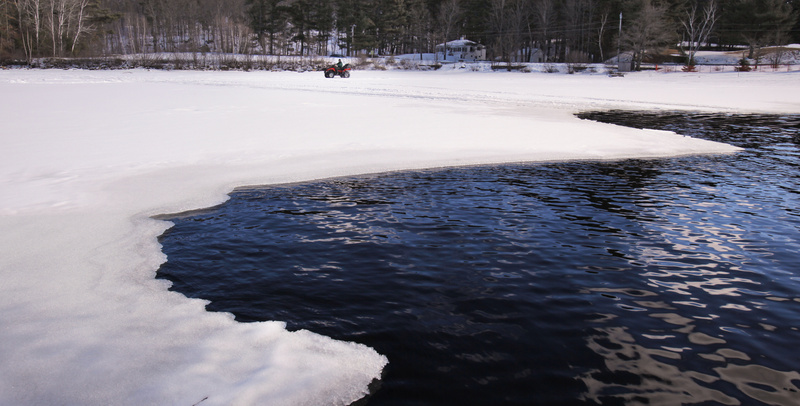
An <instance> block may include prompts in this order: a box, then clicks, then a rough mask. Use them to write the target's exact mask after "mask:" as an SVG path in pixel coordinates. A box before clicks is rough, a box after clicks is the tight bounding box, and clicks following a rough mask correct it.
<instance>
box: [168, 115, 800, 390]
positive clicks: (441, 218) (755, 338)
mask: <svg viewBox="0 0 800 406" xmlns="http://www.w3.org/2000/svg"><path fill="white" fill-rule="evenodd" d="M586 117H591V118H592V119H598V120H603V121H613V122H618V123H622V124H626V125H633V126H646V127H649V128H661V129H671V130H675V131H677V132H680V133H683V134H690V135H693V136H698V137H704V138H710V139H714V140H718V141H723V142H728V143H732V144H735V145H739V146H742V147H744V148H745V151H743V152H741V153H738V154H735V155H724V156H705V157H685V158H676V159H658V160H625V161H617V162H581V163H555V164H532V165H508V166H500V167H470V168H456V169H444V170H430V171H414V172H402V173H390V174H381V175H372V176H360V177H353V178H342V179H332V180H325V181H317V182H312V183H304V184H297V185H284V186H272V187H263V188H250V189H241V190H237V191H236V192H235V193H233V195H232V198H231V200H230V201H229V202H227V203H225V204H224V205H222V206H219V207H215V208H213V209H209V210H204V211H198V212H192V213H185V214H182V215H180V216H176V217H174V218H173V221H174V222H175V223H176V226H175V227H174V228H172V229H170V230H169V231H168V232H167V233H165V234H164V236H163V237H162V239H161V242H162V244H163V245H164V252H165V253H166V254H167V255H168V262H167V263H165V264H164V265H163V266H162V268H161V269H160V270H159V277H162V278H167V279H169V280H171V281H173V282H174V286H173V289H174V290H177V291H179V292H183V293H184V294H186V295H187V296H189V297H201V298H205V299H209V300H211V304H209V305H208V308H209V310H213V311H227V312H232V313H234V314H235V315H236V318H237V319H238V320H241V321H256V320H283V321H287V322H288V326H289V328H290V329H308V330H311V331H315V332H318V333H321V334H324V335H328V336H332V337H334V338H337V339H342V340H349V341H356V342H360V343H364V344H367V345H369V346H371V347H373V348H375V349H376V350H377V351H379V352H380V353H382V354H385V355H386V356H387V357H388V358H389V362H390V363H389V365H388V366H387V367H386V370H385V374H384V379H383V381H382V387H381V388H380V389H379V390H377V391H376V393H374V394H373V396H372V397H371V398H370V399H369V405H573V404H604V405H616V404H655V405H678V404H710V405H713V404H724V405H736V404H743V405H759V404H778V405H797V404H800V348H798V347H800V331H798V328H799V327H800V195H798V190H800V178H799V177H798V169H799V168H800V151H799V148H798V142H800V141H799V140H798V137H800V117H799V116H783V117H781V116H726V115H689V114H683V113H682V114H677V113H675V114H670V113H662V114H650V113H642V112H635V113H623V112H610V113H593V114H588V115H586Z"/></svg>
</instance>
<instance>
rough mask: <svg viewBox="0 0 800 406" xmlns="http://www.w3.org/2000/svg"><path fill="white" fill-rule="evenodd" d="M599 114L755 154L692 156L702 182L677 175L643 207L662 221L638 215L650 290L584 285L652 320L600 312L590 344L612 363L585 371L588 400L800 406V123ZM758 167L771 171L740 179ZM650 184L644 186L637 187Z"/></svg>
mask: <svg viewBox="0 0 800 406" xmlns="http://www.w3.org/2000/svg"><path fill="white" fill-rule="evenodd" d="M587 116H591V115H587ZM591 118H594V119H607V120H606V121H612V122H618V123H625V124H626V125H636V124H638V125H640V126H644V127H649V128H662V129H670V130H675V131H678V132H680V133H684V134H687V135H693V136H701V137H704V138H710V139H716V140H719V141H723V142H728V143H733V144H738V145H740V146H743V147H746V148H748V149H747V151H746V152H744V153H741V154H738V155H736V156H734V157H730V158H711V159H696V158H693V159H691V160H692V161H701V163H703V165H695V166H694V168H693V170H694V171H697V172H699V173H702V174H703V175H704V176H703V177H702V179H701V180H699V179H696V178H694V177H690V179H688V180H691V181H694V182H695V183H696V185H694V186H691V187H689V186H690V185H686V184H682V182H680V180H681V179H680V178H679V179H677V180H678V181H679V182H678V183H676V184H675V186H674V187H673V188H672V189H673V190H671V191H670V192H671V193H673V195H674V196H675V197H676V199H675V200H673V201H664V202H663V203H665V204H661V205H659V207H653V206H652V205H640V207H643V208H644V209H646V212H647V214H646V215H645V216H643V217H648V218H650V219H658V220H657V221H643V222H640V224H641V225H643V226H645V227H644V229H643V230H642V232H643V233H645V234H647V235H648V236H649V237H648V238H646V239H644V240H640V241H638V243H637V244H633V245H632V246H631V253H630V254H629V258H630V259H631V261H630V265H631V266H632V267H637V268H640V269H641V271H640V277H641V278H642V279H643V281H644V282H646V284H647V286H648V288H649V289H650V290H647V291H644V290H642V291H636V292H630V289H629V288H591V287H589V288H587V291H593V292H598V293H602V294H604V295H605V296H606V297H609V298H613V299H615V300H619V301H620V302H627V304H623V303H620V306H621V308H622V309H625V310H628V311H641V312H643V313H642V314H644V315H646V317H647V318H649V320H641V319H642V317H641V316H639V315H633V316H631V315H628V314H624V313H623V314H620V313H612V314H603V315H600V316H599V317H598V320H597V321H596V322H597V324H599V326H598V327H596V328H595V334H593V335H591V336H589V337H588V338H587V343H588V346H589V348H591V349H592V350H593V351H595V352H596V353H597V354H600V355H601V356H602V357H603V359H604V365H603V367H602V368H597V369H594V370H592V371H589V372H587V373H585V374H584V375H583V376H582V377H581V379H582V380H583V381H584V382H585V383H586V386H587V392H586V394H585V395H584V397H583V398H584V399H586V400H591V401H594V402H598V403H604V402H605V401H608V400H609V398H616V399H624V400H625V403H626V404H686V403H714V402H716V403H718V404H724V405H739V404H751V403H752V402H753V401H759V402H763V403H764V404H770V405H792V404H800V374H799V373H798V372H797V370H798V369H800V362H799V361H800V357H798V355H797V353H796V352H795V351H794V350H792V346H793V344H791V343H792V342H797V341H796V340H797V339H798V338H800V335H798V334H797V327H796V326H798V323H797V322H798V317H799V316H798V311H800V307H798V306H797V302H799V301H800V299H798V298H797V293H798V285H797V277H796V275H797V273H798V271H800V265H798V264H800V262H797V259H798V258H797V256H795V255H793V254H796V253H797V252H798V248H800V242H799V241H798V227H797V225H798V217H797V208H798V207H800V206H798V205H797V203H798V201H797V190H798V189H797V185H798V182H797V178H796V175H795V174H794V173H793V172H792V171H793V169H795V168H796V165H797V162H798V157H799V156H800V154H798V151H797V147H796V145H792V144H791V143H796V142H797V140H798V136H799V135H800V125H799V123H800V119H798V118H797V117H783V118H774V117H772V118H770V117H757V118H755V120H754V121H755V122H756V123H759V124H762V123H764V122H765V121H771V122H773V123H774V122H775V121H777V122H778V124H779V125H777V126H776V125H772V126H769V125H766V126H760V127H758V128H757V129H756V130H755V131H751V130H750V128H749V127H748V126H747V124H746V122H747V120H738V119H737V118H736V117H731V116H727V117H720V116H704V115H694V116H687V115H680V114H679V115H666V114H662V115H657V114H649V115H648V114H645V115H637V114H636V113H623V112H612V113H596V115H594V116H592V117H591ZM709 121H713V122H715V125H707V123H708V122H709ZM740 121H744V122H745V124H742V123H741V122H740ZM698 123H700V124H698ZM712 163H713V164H715V165H709V164H712ZM716 164H722V165H724V166H725V167H717V166H716ZM755 169H757V170H765V172H757V173H750V174H747V175H743V174H745V173H747V172H748V170H755ZM787 177H788V179H787ZM648 190H649V188H648V187H646V186H644V187H641V188H639V190H638V192H639V194H640V195H646V194H648V193H649V191H648ZM787 192H789V193H788V194H787ZM657 194H662V193H661V192H659V193H657ZM656 200H660V199H656ZM659 235H660V236H661V238H653V236H659ZM791 257H794V258H791ZM784 295H785V296H784ZM661 298H666V300H659V299H661ZM642 299H646V300H642ZM631 319H636V321H633V320H631ZM631 326H635V327H631ZM731 386H733V387H735V388H736V390H732V389H731Z"/></svg>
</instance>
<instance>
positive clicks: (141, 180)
mask: <svg viewBox="0 0 800 406" xmlns="http://www.w3.org/2000/svg"><path fill="white" fill-rule="evenodd" d="M0 92H2V94H3V96H4V97H2V98H1V99H0V120H1V121H2V123H3V128H2V133H1V134H2V140H3V148H2V149H0V227H2V230H3V233H2V237H0V238H2V244H0V269H1V270H2V276H3V282H2V284H0V323H2V328H0V342H2V343H3V345H2V346H0V376H2V379H0V404H17V405H18V404H31V405H33V404H36V405H47V404H84V405H90V404H96V405H101V404H123V405H128V404H130V405H134V404H135V405H141V404H186V405H191V404H196V403H199V402H202V403H201V404H203V405H212V404H217V405H227V404H270V405H281V404H286V405H302V404H314V405H318V404H348V403H350V402H352V401H354V400H357V399H359V398H360V397H362V396H364V395H365V394H366V391H367V385H368V384H369V383H370V382H371V381H372V380H373V379H375V378H377V377H379V376H380V372H381V370H382V368H383V367H384V365H385V364H386V362H387V360H386V358H384V357H383V356H381V355H380V354H377V353H376V352H375V351H373V350H372V349H370V348H367V347H364V346H362V345H358V344H351V343H343V342H337V341H334V340H331V339H328V338H326V337H322V336H319V335H316V334H313V333H309V332H288V331H286V330H285V329H284V325H283V323H281V322H279V321H277V322H270V323H250V324H242V323H237V322H235V321H233V320H232V317H230V316H229V315H225V314H214V313H207V312H205V310H204V305H205V303H204V302H203V301H201V300H189V299H186V298H185V297H183V296H182V295H180V294H177V293H173V292H169V291H168V290H167V288H168V286H167V283H166V282H165V281H163V280H155V279H154V278H153V277H154V274H155V270H156V268H157V267H158V266H159V264H160V263H161V262H163V261H164V260H165V258H164V256H163V254H162V253H161V251H160V247H159V245H158V243H157V241H156V237H157V236H158V235H159V234H161V233H162V232H163V231H164V230H165V229H166V228H167V227H168V226H169V225H168V224H167V223H165V222H162V221H157V220H153V219H151V218H150V217H151V216H153V215H157V214H161V213H171V212H179V211H184V210H189V209H194V208H201V207H206V206H209V205H213V204H217V203H220V202H222V201H224V200H225V198H226V193H227V192H229V191H230V190H231V189H232V188H233V187H236V186H239V185H248V184H269V183H282V182H294V181H302V180H309V179H315V178H324V177H331V176H338V175H349V174H358V173H368V172H378V171H389V170H401V169H410V168H423V167H434V166H445V165H470V164H488V163H501V162H516V161H547V160H566V159H589V160H594V159H622V158H631V157H669V156H678V155H685V154H704V153H733V152H735V151H736V149H735V148H733V147H730V146H727V145H722V144H716V143H711V142H707V141H702V140H696V139H692V138H689V137H683V136H680V135H676V134H673V133H666V132H658V131H648V130H634V129H627V128H620V127H615V126H611V125H605V124H599V123H594V122H588V121H582V120H579V119H577V118H575V117H574V116H573V113H575V112H577V111H582V110H589V109H609V108H624V109H664V110H673V109H681V110H703V111H723V112H783V113H786V112H793V113H796V112H798V111H800V72H788V73H747V74H736V73H714V74H686V73H682V72H678V73H671V74H670V73H666V74H665V73H657V72H643V73H635V74H629V75H628V76H626V77H624V78H609V77H607V76H605V75H545V74H542V75H519V74H515V73H488V72H487V73H478V72H466V71H441V72H401V71H390V72H380V71H370V72H362V71H359V72H355V73H354V74H353V77H352V78H351V79H340V78H336V79H325V78H324V77H323V75H322V74H321V73H319V72H312V73H303V74H299V73H289V72H280V73H269V72H191V71H181V72H166V71H144V70H134V71H79V70H70V71H54V70H50V71H47V70H7V71H0ZM388 362H391V360H388Z"/></svg>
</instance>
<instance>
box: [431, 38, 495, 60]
mask: <svg viewBox="0 0 800 406" xmlns="http://www.w3.org/2000/svg"><path fill="white" fill-rule="evenodd" d="M436 57H437V59H439V60H442V61H447V62H475V61H484V60H486V46H484V45H481V44H479V43H477V42H475V41H470V40H468V39H464V38H463V37H462V38H461V39H457V40H454V41H449V42H447V43H445V44H439V45H437V46H436Z"/></svg>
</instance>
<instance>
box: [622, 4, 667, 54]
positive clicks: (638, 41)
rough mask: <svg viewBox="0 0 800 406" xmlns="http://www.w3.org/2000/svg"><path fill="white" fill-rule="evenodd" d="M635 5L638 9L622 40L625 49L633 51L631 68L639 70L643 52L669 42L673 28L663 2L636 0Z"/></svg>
mask: <svg viewBox="0 0 800 406" xmlns="http://www.w3.org/2000/svg"><path fill="white" fill-rule="evenodd" d="M635 5H637V6H638V10H637V12H636V14H635V16H634V18H633V21H632V22H631V23H630V24H629V25H628V28H627V29H626V30H625V31H624V33H623V38H622V40H623V43H624V45H625V46H626V47H627V49H629V50H631V51H633V61H632V62H633V69H635V70H640V69H641V68H642V60H643V58H644V55H645V53H646V52H648V51H650V50H653V49H657V48H659V47H661V46H663V45H664V44H667V43H669V42H670V41H671V40H672V39H673V37H674V33H675V30H674V26H673V24H672V21H671V20H670V19H669V17H668V14H667V10H668V8H667V6H666V5H665V4H656V3H653V1H652V0H636V4H635Z"/></svg>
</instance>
